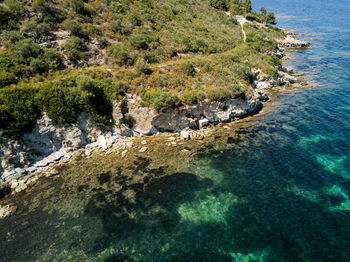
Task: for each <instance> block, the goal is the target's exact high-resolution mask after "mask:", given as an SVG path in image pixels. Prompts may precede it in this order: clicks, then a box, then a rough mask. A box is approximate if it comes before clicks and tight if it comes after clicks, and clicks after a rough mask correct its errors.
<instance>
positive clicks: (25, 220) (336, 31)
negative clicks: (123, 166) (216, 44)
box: [0, 0, 350, 262]
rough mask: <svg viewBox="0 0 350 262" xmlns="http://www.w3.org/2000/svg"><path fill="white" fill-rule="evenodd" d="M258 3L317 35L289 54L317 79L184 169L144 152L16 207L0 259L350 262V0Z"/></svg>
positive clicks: (0, 236)
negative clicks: (96, 182) (57, 195)
mask: <svg viewBox="0 0 350 262" xmlns="http://www.w3.org/2000/svg"><path fill="white" fill-rule="evenodd" d="M254 4H255V6H262V5H264V6H265V7H266V8H267V9H268V10H273V11H275V13H276V14H277V15H278V17H279V19H278V22H279V23H278V25H279V26H280V27H284V28H294V29H296V30H297V32H300V33H312V35H313V36H312V37H317V38H318V40H311V42H312V44H313V48H311V49H307V50H303V51H297V52H294V53H293V54H292V57H293V59H291V60H289V61H288V62H286V64H287V65H288V66H290V67H293V68H295V69H296V70H300V71H303V72H305V73H306V75H305V77H306V78H307V79H309V80H312V81H313V82H314V87H313V88H307V89H301V90H298V91H296V92H289V93H280V94H278V95H277V97H276V98H275V101H274V102H273V103H274V104H275V105H274V106H273V110H269V111H268V112H266V113H264V114H261V115H260V116H258V117H256V118H255V120H254V121H253V123H252V125H251V127H249V128H244V129H240V130H239V137H238V138H235V139H233V138H232V137H228V138H227V137H218V138H217V140H218V141H220V143H223V144H225V145H222V146H219V145H215V142H214V145H213V146H212V147H209V148H206V149H205V150H203V152H198V154H197V156H196V158H195V161H194V162H192V163H191V164H188V167H186V170H185V172H176V173H167V172H165V171H164V169H162V168H159V169H157V170H154V169H151V168H150V163H149V162H148V160H147V158H144V159H140V160H139V162H138V163H134V164H135V165H136V167H133V168H130V170H116V171H115V172H114V173H113V174H110V176H111V177H110V176H105V177H103V179H102V180H101V181H102V182H101V181H100V182H101V184H102V185H103V186H102V187H101V188H94V189H92V190H90V191H89V193H85V192H87V191H88V190H86V191H84V186H80V187H78V188H79V192H77V193H76V196H74V197H69V198H66V199H63V197H62V199H60V200H57V201H52V203H51V202H50V201H51V200H50V197H48V198H47V200H45V201H47V202H48V203H49V205H52V206H55V205H56V206H58V207H61V208H57V209H56V210H55V209H54V210H49V211H48V208H47V207H46V205H43V206H45V207H42V206H40V205H38V206H37V207H36V208H35V209H33V210H25V211H21V210H19V211H18V213H19V214H18V215H17V216H16V215H15V216H13V217H11V218H10V219H7V220H5V222H4V221H2V222H0V261H317V262H318V261H350V183H349V181H350V72H349V69H350V15H349V14H350V1H349V0H340V1H326V0H308V1H305V0H304V1H301V0H288V1H287V0H279V1H277V0H269V1H262V0H255V1H254ZM308 37H309V36H306V37H305V38H308ZM218 143H219V142H218ZM164 165H166V163H164ZM127 171H128V172H129V171H130V172H131V173H133V174H135V176H136V175H144V176H145V179H144V181H145V183H144V184H137V183H136V184H130V183H128V180H127V178H126V177H124V176H123V174H124V172H127ZM154 173H156V174H160V178H158V179H151V180H149V179H146V178H147V177H148V176H149V175H151V174H154ZM146 181H147V183H146ZM116 184H118V185H122V186H123V189H122V190H120V191H118V190H119V189H118V190H117V189H116ZM63 195H64V194H63ZM23 201H28V202H29V201H30V200H23ZM46 204H47V203H46ZM65 206H69V207H71V208H70V209H68V208H66V209H64V207H65ZM72 207H73V208H72ZM25 214H26V215H25Z"/></svg>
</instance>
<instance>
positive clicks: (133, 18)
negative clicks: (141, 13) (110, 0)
mask: <svg viewBox="0 0 350 262" xmlns="http://www.w3.org/2000/svg"><path fill="white" fill-rule="evenodd" d="M127 17H128V21H129V22H130V23H131V24H132V25H134V26H140V25H142V22H141V20H140V18H139V17H138V16H137V15H136V14H135V13H133V12H129V13H128V15H127Z"/></svg>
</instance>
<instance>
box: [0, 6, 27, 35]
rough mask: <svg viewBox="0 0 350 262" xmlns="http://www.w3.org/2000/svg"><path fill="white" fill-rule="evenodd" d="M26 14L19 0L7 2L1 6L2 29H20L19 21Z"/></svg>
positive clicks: (0, 25)
mask: <svg viewBox="0 0 350 262" xmlns="http://www.w3.org/2000/svg"><path fill="white" fill-rule="evenodd" d="M23 12H24V9H23V6H22V4H21V3H20V2H19V1H17V0H6V1H4V3H3V4H0V29H15V28H18V24H17V22H18V20H19V18H20V17H21V16H22V14H23Z"/></svg>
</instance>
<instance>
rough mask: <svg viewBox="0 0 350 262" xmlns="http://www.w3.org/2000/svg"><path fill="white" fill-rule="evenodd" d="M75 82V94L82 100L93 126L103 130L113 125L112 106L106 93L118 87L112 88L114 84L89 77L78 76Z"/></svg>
mask: <svg viewBox="0 0 350 262" xmlns="http://www.w3.org/2000/svg"><path fill="white" fill-rule="evenodd" d="M75 82H76V86H75V87H74V88H73V93H74V94H75V96H77V97H80V98H81V101H80V102H81V103H82V104H83V105H84V109H85V110H86V111H87V112H88V113H89V115H90V118H91V121H92V124H93V125H94V126H95V127H98V128H102V129H105V128H107V127H109V126H110V125H111V124H113V118H112V105H111V102H110V101H109V100H108V99H107V96H106V94H105V92H104V91H105V90H106V91H111V89H113V88H116V87H113V86H111V85H112V83H108V82H103V80H95V79H93V78H92V77H91V76H88V75H80V76H78V77H77V79H76V80H75ZM112 92H113V91H112ZM110 95H112V94H110Z"/></svg>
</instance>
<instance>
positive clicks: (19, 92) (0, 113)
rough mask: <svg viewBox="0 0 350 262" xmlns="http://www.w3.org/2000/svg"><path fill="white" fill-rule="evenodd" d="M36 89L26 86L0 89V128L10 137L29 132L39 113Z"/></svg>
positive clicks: (16, 137) (17, 136) (18, 136)
mask: <svg viewBox="0 0 350 262" xmlns="http://www.w3.org/2000/svg"><path fill="white" fill-rule="evenodd" d="M35 93H36V90H35V89H33V88H30V87H28V86H25V87H20V88H10V89H3V90H1V91H0V129H3V130H4V131H5V133H6V134H7V135H8V136H9V137H11V138H12V139H19V138H20V137H21V136H22V134H23V133H25V132H30V131H31V130H32V129H33V127H34V125H35V122H36V120H37V118H38V117H39V115H40V108H39V105H38V103H37V101H36V99H35Z"/></svg>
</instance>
